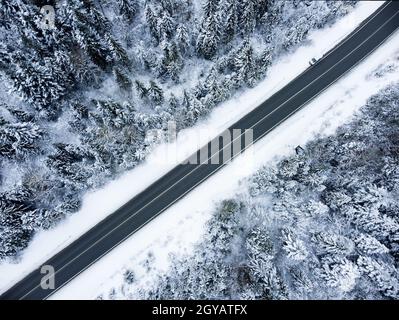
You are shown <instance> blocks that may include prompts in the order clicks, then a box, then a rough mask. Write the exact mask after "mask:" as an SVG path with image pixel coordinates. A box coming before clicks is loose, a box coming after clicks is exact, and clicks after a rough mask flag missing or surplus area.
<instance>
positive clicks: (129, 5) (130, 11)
mask: <svg viewBox="0 0 399 320" xmlns="http://www.w3.org/2000/svg"><path fill="white" fill-rule="evenodd" d="M116 2H117V5H118V8H119V14H120V15H122V16H123V17H124V18H125V19H127V20H128V22H129V23H132V21H133V19H134V18H135V16H136V15H137V13H138V9H139V4H138V1H137V0H117V1H116Z"/></svg>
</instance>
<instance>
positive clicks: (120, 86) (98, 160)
mask: <svg viewBox="0 0 399 320" xmlns="http://www.w3.org/2000/svg"><path fill="white" fill-rule="evenodd" d="M53 2H54V3H52V2H51V1H50V4H52V5H53V6H54V8H55V20H54V27H53V28H44V27H43V17H42V14H41V13H40V9H41V7H42V6H43V5H44V4H47V2H46V3H44V1H40V0H0V164H1V172H0V208H1V209H0V234H1V237H0V259H4V258H9V257H15V256H17V255H18V253H19V252H20V251H21V250H22V249H23V248H25V247H26V246H27V245H28V243H29V241H30V239H31V238H32V236H33V234H34V233H35V232H36V231H38V230H41V229H48V228H51V227H52V226H54V225H55V224H57V222H59V221H60V220H62V219H63V218H64V217H65V216H67V215H70V214H72V213H74V212H75V211H77V210H78V209H79V207H80V204H81V196H82V195H83V193H84V192H87V191H88V190H90V189H95V188H98V187H100V186H102V185H103V184H104V183H105V182H106V181H108V180H110V179H112V178H115V177H116V176H117V175H119V174H121V173H122V172H124V171H126V170H128V169H131V168H133V167H134V166H136V165H137V164H138V163H139V162H140V161H142V160H143V159H144V158H145V157H146V155H147V154H148V153H149V152H150V151H151V149H152V147H153V146H154V145H155V144H156V143H159V142H161V141H162V137H160V138H159V140H157V141H154V140H149V139H148V137H147V136H146V132H148V130H150V129H166V126H167V121H168V120H172V119H173V120H174V121H176V123H177V125H178V130H181V129H183V128H185V127H189V126H192V125H193V124H194V123H196V122H197V121H198V120H199V119H201V118H203V117H206V115H207V114H208V113H209V112H210V110H212V108H214V107H215V106H217V105H218V104H219V103H220V102H222V101H225V100H226V99H228V98H229V97H231V96H232V95H233V94H236V93H237V92H238V91H239V90H240V88H244V87H247V86H253V85H255V84H256V83H257V82H258V81H260V80H261V79H263V78H264V77H266V76H267V69H268V66H269V65H270V64H271V63H272V61H273V60H274V59H276V58H277V57H279V56H281V55H282V54H284V53H285V52H287V50H290V49H292V48H293V47H294V46H296V45H298V44H299V43H303V42H304V41H305V40H306V35H307V33H308V31H309V30H311V29H315V28H321V27H323V26H325V25H327V24H329V23H332V22H333V21H334V20H335V19H336V18H338V17H339V16H342V15H344V14H346V13H348V12H349V11H350V10H351V9H352V8H353V6H354V5H355V1H296V0H294V1H273V0H243V1H238V0H203V1H192V0H117V1H107V0H68V1H53Z"/></svg>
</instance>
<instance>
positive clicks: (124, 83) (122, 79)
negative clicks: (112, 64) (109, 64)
mask: <svg viewBox="0 0 399 320" xmlns="http://www.w3.org/2000/svg"><path fill="white" fill-rule="evenodd" d="M113 73H114V76H115V80H116V83H117V84H118V86H119V88H120V89H121V90H123V91H125V92H127V93H129V92H131V91H132V85H133V84H132V81H131V80H130V78H129V77H128V76H127V75H126V74H125V73H124V72H123V71H122V70H120V69H119V68H114V71H113Z"/></svg>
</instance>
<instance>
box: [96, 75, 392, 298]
mask: <svg viewBox="0 0 399 320" xmlns="http://www.w3.org/2000/svg"><path fill="white" fill-rule="evenodd" d="M386 72H392V70H390V69H389V68H384V70H376V72H374V73H373V75H372V76H374V77H379V76H380V75H381V74H384V73H386ZM243 186H245V188H244V189H242V190H239V191H238V193H237V194H236V195H235V196H234V197H232V198H229V199H226V200H224V201H222V202H221V203H219V204H218V205H217V206H216V208H215V211H214V213H213V215H212V218H211V219H210V220H209V222H208V223H207V226H206V231H205V236H204V237H203V239H202V240H201V241H200V242H199V243H198V244H197V245H196V247H195V249H194V251H193V252H192V253H190V254H186V255H183V256H172V257H171V259H172V263H171V266H170V268H169V270H168V271H167V272H166V273H162V274H159V275H158V280H156V281H155V284H152V285H150V288H148V285H147V286H146V288H142V287H141V288H140V286H139V287H135V281H136V280H135V279H136V277H135V272H134V270H135V267H134V266H131V267H132V268H128V269H126V272H125V275H124V278H125V280H124V282H125V283H124V284H123V285H122V286H121V287H118V288H121V290H120V291H119V289H118V290H117V289H116V287H115V289H112V290H111V291H110V292H109V293H108V295H107V294H106V295H101V296H100V297H99V298H103V299H104V298H106V299H109V298H111V299H112V298H115V297H117V298H118V299H120V298H122V297H123V298H133V299H137V298H149V299H177V298H179V299H287V298H288V299H398V298H399V272H398V263H399V200H398V199H399V83H395V84H392V85H390V86H388V87H386V88H385V89H383V90H382V91H380V92H379V93H378V94H376V95H374V96H372V97H371V98H370V99H369V100H368V102H367V104H366V105H365V106H363V107H362V108H361V109H360V111H359V112H358V113H357V114H356V115H355V117H354V118H353V120H352V121H351V122H349V123H347V124H345V125H342V126H340V127H339V128H338V130H337V131H336V132H335V133H334V134H332V135H329V136H324V137H315V139H313V140H311V141H309V142H308V143H307V144H306V145H303V146H298V147H297V148H296V149H295V151H294V152H293V153H292V155H291V156H285V157H283V158H281V159H279V160H278V161H277V162H276V163H275V164H273V165H267V166H264V167H263V168H261V169H260V170H258V171H257V172H256V173H255V174H253V175H252V176H250V177H248V178H247V179H246V181H245V183H244V182H243ZM148 263H149V270H150V269H151V259H150V258H149V262H148ZM129 287H134V288H135V289H134V290H129Z"/></svg>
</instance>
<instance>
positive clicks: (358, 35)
mask: <svg viewBox="0 0 399 320" xmlns="http://www.w3.org/2000/svg"><path fill="white" fill-rule="evenodd" d="M398 13H399V2H387V3H385V4H384V5H383V6H382V7H380V8H379V9H378V10H377V11H376V12H375V13H374V14H373V15H371V16H370V17H369V18H368V19H366V20H365V21H364V22H363V23H362V25H361V26H359V28H357V29H356V30H355V31H354V32H352V33H351V34H350V35H349V36H348V37H347V38H346V39H345V40H343V41H342V42H341V43H340V44H338V45H337V46H336V47H335V48H334V49H332V50H331V51H329V52H328V53H327V54H326V55H325V56H324V57H323V59H321V60H319V61H318V62H317V63H316V64H315V65H313V66H312V67H309V68H308V69H307V70H306V71H305V72H303V73H302V74H301V75H299V76H298V77H297V78H295V79H294V80H293V81H291V82H290V83H289V84H288V85H287V86H285V87H284V88H283V89H281V90H280V91H278V92H277V93H275V94H274V95H273V96H272V97H270V98H269V99H267V100H266V101H265V102H263V103H262V104H261V105H260V106H259V107H257V108H256V109H254V110H253V111H252V112H250V113H249V114H247V115H246V116H244V117H243V118H242V119H240V120H239V121H238V122H236V123H235V124H234V125H232V126H231V127H230V128H229V131H231V130H233V129H243V130H245V129H252V130H253V141H254V142H256V141H257V140H259V139H260V138H261V137H263V136H265V135H266V134H267V133H268V132H269V131H270V130H272V129H273V128H274V127H275V126H277V125H278V124H279V123H281V122H282V121H284V120H285V119H286V118H288V117H289V116H290V115H292V114H293V113H294V112H296V111H298V110H299V109H300V108H302V107H303V106H304V105H305V104H306V103H307V102H309V101H310V100H311V99H313V98H314V97H315V96H317V95H318V94H320V93H321V92H322V91H324V90H325V89H327V88H328V87H329V86H330V85H331V84H333V83H334V82H335V81H337V80H338V79H339V78H340V77H341V76H343V75H344V74H345V73H347V72H348V71H349V70H350V69H351V68H353V67H354V66H355V65H356V64H357V63H359V62H360V61H361V60H362V59H363V58H364V57H366V56H367V55H368V54H370V53H371V52H372V51H373V50H374V49H376V48H377V47H378V46H379V45H380V44H381V43H382V42H383V41H384V40H385V39H386V38H387V37H389V36H390V35H391V34H392V33H393V32H394V31H395V30H396V29H397V28H398V26H399V14H398ZM240 140H243V139H241V138H240ZM218 141H219V140H218ZM241 142H242V141H241ZM225 147H226V145H225V146H224V148H225ZM244 147H245V145H244V143H243V142H242V143H241V148H244ZM205 148H207V149H206V150H207V151H208V146H206V147H205ZM222 148H223V147H221V148H219V149H218V150H215V152H216V154H217V156H220V154H221V150H222ZM209 151H210V155H211V151H212V150H210V148H209ZM219 153H220V154H219ZM207 158H208V157H207ZM225 165H226V163H220V164H206V163H203V164H180V165H178V166H176V167H175V168H174V169H173V170H171V171H170V172H169V173H167V174H166V175H164V176H163V177H161V178H160V179H159V180H158V181H156V182H155V183H154V184H152V185H151V186H149V187H148V188H147V189H146V190H144V191H143V192H141V193H140V194H138V195H137V196H136V197H134V198H133V199H132V200H130V201H129V202H128V203H126V204H125V205H124V206H123V207H121V208H120V209H118V210H117V211H116V212H114V213H113V214H111V215H110V216H108V217H107V218H106V219H104V220H103V221H101V222H100V223H99V224H97V225H96V226H95V227H93V228H92V229H91V230H89V231H88V232H87V233H85V234H84V235H83V236H81V237H80V238H79V239H77V240H76V241H75V242H73V243H72V244H70V245H69V246H68V247H66V248H65V249H63V250H62V251H60V252H59V253H58V254H56V255H55V256H54V257H52V258H51V259H49V260H48V261H47V262H46V263H45V264H44V265H50V266H52V267H54V270H55V276H54V280H55V287H54V289H43V288H42V286H41V279H42V277H43V276H44V274H41V272H40V271H41V267H40V268H38V269H37V270H34V271H33V272H32V273H30V274H29V275H27V276H26V277H25V278H24V279H23V280H21V281H20V282H18V283H17V284H15V285H14V286H13V287H12V288H10V289H9V290H8V291H6V292H5V293H3V295H1V296H0V299H45V298H47V297H49V296H50V295H51V294H52V293H54V292H55V291H56V290H58V289H59V288H61V287H62V286H64V285H65V284H66V283H68V282H69V281H71V280H72V279H73V278H74V277H76V276H77V275H78V274H80V273H81V272H82V271H84V270H85V269H87V268H88V267H89V266H90V265H91V264H93V263H94V262H95V261H97V260H98V259H100V258H101V257H102V256H104V255H105V254H106V253H108V252H109V251H110V250H112V249H113V248H114V247H115V246H117V245H118V244H119V243H121V242H122V241H123V240H124V239H126V238H127V237H129V236H130V235H131V234H132V233H134V232H135V231H137V230H138V229H140V228H141V227H142V226H144V225H145V224H146V223H148V222H149V221H151V220H152V219H154V218H155V217H156V216H158V215H159V214H160V213H162V212H163V211H164V210H166V209H167V208H168V207H170V206H171V205H172V204H173V203H175V202H176V201H177V200H179V199H181V198H182V197H183V196H184V195H186V194H187V193H188V192H189V191H190V190H192V189H193V188H194V187H195V186H197V185H198V184H199V183H201V182H202V181H204V180H205V179H206V178H207V177H209V176H210V175H212V174H213V173H215V172H216V171H218V170H219V169H220V168H222V167H223V166H225ZM212 192H218V190H212Z"/></svg>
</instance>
